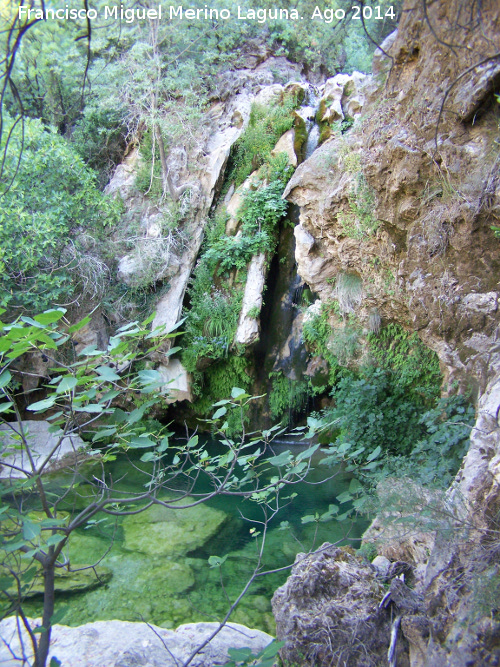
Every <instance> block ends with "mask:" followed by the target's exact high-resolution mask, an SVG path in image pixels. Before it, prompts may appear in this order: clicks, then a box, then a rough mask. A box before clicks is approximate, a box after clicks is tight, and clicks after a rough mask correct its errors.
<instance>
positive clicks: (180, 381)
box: [157, 359, 193, 403]
mask: <svg viewBox="0 0 500 667" xmlns="http://www.w3.org/2000/svg"><path fill="white" fill-rule="evenodd" d="M157 370H158V372H159V373H160V375H161V376H162V379H163V381H164V382H165V383H166V387H165V390H166V401H167V403H175V402H176V401H190V402H192V400H193V394H192V392H191V375H190V374H189V373H188V372H187V370H186V369H185V368H184V366H183V365H182V364H181V362H180V361H179V359H170V361H169V364H168V366H167V365H166V364H161V365H160V366H158V369H157Z"/></svg>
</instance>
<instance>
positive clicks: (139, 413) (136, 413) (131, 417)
mask: <svg viewBox="0 0 500 667" xmlns="http://www.w3.org/2000/svg"><path fill="white" fill-rule="evenodd" d="M155 403H156V400H153V401H146V403H143V404H142V405H141V407H140V408H136V409H135V410H132V412H131V413H130V414H128V415H126V421H127V423H129V424H135V423H136V422H138V421H139V420H141V419H142V418H143V416H144V413H145V412H146V410H148V409H149V408H150V407H151V406H152V405H154V404H155Z"/></svg>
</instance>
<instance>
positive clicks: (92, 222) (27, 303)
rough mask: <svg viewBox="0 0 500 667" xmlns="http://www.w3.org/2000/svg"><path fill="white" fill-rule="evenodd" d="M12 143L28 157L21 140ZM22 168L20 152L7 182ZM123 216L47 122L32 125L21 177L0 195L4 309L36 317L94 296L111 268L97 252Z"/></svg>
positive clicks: (13, 155) (11, 162)
mask: <svg viewBox="0 0 500 667" xmlns="http://www.w3.org/2000/svg"><path fill="white" fill-rule="evenodd" d="M9 122H10V123H12V121H11V120H4V123H5V125H6V127H7V128H9ZM12 143H14V146H17V148H18V150H21V137H20V135H19V132H15V134H14V135H13V136H12V137H11V144H12ZM0 148H4V146H3V145H0ZM16 168H17V160H16V151H12V152H10V153H9V158H8V160H7V161H6V163H5V166H4V176H5V177H6V179H7V180H9V181H10V177H11V176H13V175H14V172H15V171H16ZM118 215H119V205H118V204H117V203H116V202H112V201H111V200H110V199H108V198H107V197H104V196H103V195H102V194H101V193H100V192H99V190H98V189H97V187H96V182H95V175H94V173H93V172H92V171H91V170H90V169H89V168H88V167H87V166H86V165H85V163H84V161H83V160H82V159H81V158H80V157H79V156H78V155H76V154H75V152H74V151H73V150H72V148H71V146H69V145H68V144H67V142H66V141H65V140H64V139H63V138H62V137H61V136H60V135H59V134H58V133H57V132H56V131H55V130H53V129H51V128H50V127H44V126H43V124H42V123H41V121H39V120H26V121H25V131H24V147H23V153H22V158H21V163H20V165H19V170H18V171H17V175H16V178H15V181H14V184H13V185H12V187H11V188H10V189H9V190H8V191H7V192H5V193H4V194H3V195H0V260H1V262H2V267H3V270H2V273H1V275H0V288H1V291H2V297H1V302H0V303H1V305H3V306H6V305H9V307H10V308H21V309H28V310H30V311H31V312H33V311H37V310H41V309H43V308H48V307H49V306H52V305H54V304H57V303H59V304H64V303H67V302H68V301H71V300H72V299H73V298H77V297H78V296H79V295H81V294H82V292H83V291H84V290H85V289H86V288H89V289H91V290H92V289H93V288H94V286H95V284H96V283H97V282H98V281H99V280H100V279H102V275H100V274H102V272H103V271H104V268H103V267H102V265H101V264H100V262H99V261H98V260H97V258H93V257H92V255H91V254H89V252H90V251H89V245H90V246H92V238H93V237H95V236H98V235H100V234H101V233H102V231H103V229H104V228H105V227H106V226H111V225H113V224H114V223H115V222H116V221H117V219H118Z"/></svg>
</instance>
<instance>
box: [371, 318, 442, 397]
mask: <svg viewBox="0 0 500 667" xmlns="http://www.w3.org/2000/svg"><path fill="white" fill-rule="evenodd" d="M368 345H369V350H370V354H371V356H372V357H373V359H374V362H375V363H376V364H377V366H378V367H380V368H382V369H384V370H386V371H389V372H390V373H392V375H393V376H394V378H395V379H396V380H397V384H398V385H399V386H400V387H401V390H402V391H404V392H406V393H407V394H408V395H410V396H411V398H412V400H414V401H415V402H416V403H417V404H420V405H427V406H430V405H431V404H432V403H433V402H434V401H436V400H437V399H438V398H439V394H440V388H441V379H442V376H441V371H440V368H439V360H438V357H437V355H436V353H435V352H433V351H432V350H429V348H427V347H425V345H424V344H423V343H422V341H421V340H420V338H419V337H418V335H417V334H416V333H412V334H410V333H408V332H407V331H405V330H404V329H403V328H402V327H401V326H399V325H398V324H394V323H390V324H388V325H387V326H386V327H384V328H382V329H381V330H380V332H379V333H378V334H375V333H372V334H369V335H368Z"/></svg>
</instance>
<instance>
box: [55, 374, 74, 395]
mask: <svg viewBox="0 0 500 667" xmlns="http://www.w3.org/2000/svg"><path fill="white" fill-rule="evenodd" d="M77 383H78V380H77V379H76V378H75V377H73V376H72V375H66V376H65V377H63V379H62V380H61V382H59V385H58V386H57V389H56V394H63V393H65V392H67V391H71V390H72V389H74V388H75V387H76V385H77Z"/></svg>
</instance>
